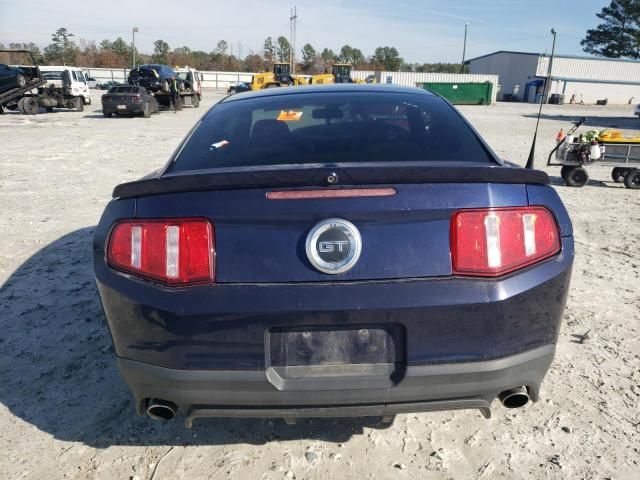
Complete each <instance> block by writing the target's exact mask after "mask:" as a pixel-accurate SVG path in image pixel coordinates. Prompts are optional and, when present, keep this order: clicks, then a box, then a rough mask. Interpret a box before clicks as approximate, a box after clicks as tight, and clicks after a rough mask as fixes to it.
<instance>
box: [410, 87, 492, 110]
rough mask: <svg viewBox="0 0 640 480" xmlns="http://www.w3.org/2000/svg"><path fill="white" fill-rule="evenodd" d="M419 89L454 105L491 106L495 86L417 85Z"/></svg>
mask: <svg viewBox="0 0 640 480" xmlns="http://www.w3.org/2000/svg"><path fill="white" fill-rule="evenodd" d="M416 86H417V87H419V88H424V89H425V90H430V91H432V92H434V93H437V94H438V95H440V96H442V97H444V98H446V99H447V100H449V101H450V102H451V103H453V104H454V105H489V104H490V103H491V93H492V90H493V85H492V83H491V82H483V83H439V82H437V83H436V82H426V83H417V84H416Z"/></svg>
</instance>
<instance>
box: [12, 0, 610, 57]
mask: <svg viewBox="0 0 640 480" xmlns="http://www.w3.org/2000/svg"><path fill="white" fill-rule="evenodd" d="M608 3H609V2H608V0H538V1H537V2H532V1H530V0H449V1H446V0H438V1H432V0H350V1H341V0H287V1H282V0H260V1H258V0H214V1H205V0H186V1H179V0H153V1H149V2H148V1H146V0H139V1H131V0H107V1H104V2H95V1H93V2H92V1H80V2H72V3H64V2H63V3H60V1H59V0H58V1H52V0H0V43H4V44H5V46H6V45H7V44H8V43H10V42H35V43H36V44H38V45H39V46H40V47H41V48H42V47H45V46H46V45H47V44H48V43H49V42H50V40H51V34H52V33H53V32H55V30H56V29H58V28H59V27H66V28H67V30H69V31H70V32H71V33H73V34H74V35H75V39H76V40H79V39H86V40H95V41H96V42H97V43H99V42H100V41H101V40H103V39H109V40H115V39H116V38H117V37H118V36H121V37H122V38H124V39H125V40H126V41H127V42H130V41H131V29H132V28H133V27H134V26H137V27H138V28H139V33H137V34H136V47H137V48H138V50H139V51H140V52H143V53H152V52H153V42H154V41H155V40H158V39H162V40H165V41H166V42H167V43H169V46H170V47H171V48H172V49H173V48H176V47H182V46H188V47H189V48H191V49H192V50H204V51H207V52H209V51H212V50H213V49H214V48H215V45H216V43H217V42H218V40H221V39H224V40H226V41H227V42H228V43H229V44H230V46H231V47H232V50H233V53H234V54H235V55H238V53H240V54H241V55H242V56H245V55H247V54H249V53H251V52H252V51H253V52H260V51H261V50H262V45H263V42H264V39H265V38H266V37H268V36H271V37H274V38H276V37H278V36H281V35H283V36H286V37H288V36H289V16H290V9H291V7H293V6H294V5H295V6H296V7H297V13H298V21H297V39H296V51H297V55H298V58H299V56H300V53H299V52H300V48H301V47H302V45H304V44H305V43H307V42H308V43H310V44H311V45H313V46H314V48H316V50H321V49H322V48H324V47H329V48H332V49H333V50H334V51H336V52H338V51H339V50H340V47H341V46H342V45H345V44H348V45H351V46H352V47H355V48H359V49H360V50H362V52H363V53H364V54H365V55H366V56H369V55H371V54H372V53H373V51H374V50H375V48H376V47H379V46H393V47H396V48H397V49H398V51H399V52H400V55H401V56H402V57H403V58H404V59H405V61H407V62H411V63H414V62H418V63H434V62H459V61H461V58H462V46H463V38H464V26H465V23H468V24H469V26H468V39H467V53H466V58H467V59H469V58H473V57H476V56H480V55H484V54H486V53H491V52H493V51H496V50H517V51H528V52H541V53H542V52H546V51H550V50H551V41H552V37H551V34H550V29H551V28H552V27H553V28H555V29H556V31H557V32H558V35H557V47H556V53H559V54H565V55H586V54H585V53H584V52H583V51H582V48H581V47H580V40H581V39H583V38H584V35H585V32H586V30H587V28H594V27H595V26H596V25H597V24H598V23H599V19H598V18H597V17H596V16H595V14H596V13H597V12H599V11H600V10H601V9H602V7H603V6H605V5H607V4H608Z"/></svg>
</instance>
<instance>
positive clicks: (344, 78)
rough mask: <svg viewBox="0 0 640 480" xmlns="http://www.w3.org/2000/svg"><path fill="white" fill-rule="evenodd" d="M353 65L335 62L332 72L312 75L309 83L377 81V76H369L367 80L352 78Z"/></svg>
mask: <svg viewBox="0 0 640 480" xmlns="http://www.w3.org/2000/svg"><path fill="white" fill-rule="evenodd" d="M352 69H353V65H351V64H350V63H334V64H333V65H332V68H331V73H321V74H320V75H314V76H313V77H311V79H310V81H309V83H310V84H313V85H322V84H327V83H375V77H373V76H371V77H372V78H367V80H354V79H353V78H351V70H352Z"/></svg>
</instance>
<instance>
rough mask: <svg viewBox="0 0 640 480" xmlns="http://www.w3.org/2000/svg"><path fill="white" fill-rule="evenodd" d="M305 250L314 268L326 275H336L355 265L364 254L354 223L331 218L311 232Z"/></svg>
mask: <svg viewBox="0 0 640 480" xmlns="http://www.w3.org/2000/svg"><path fill="white" fill-rule="evenodd" d="M305 250H306V252H307V258H308V259H309V262H311V265H313V266H314V267H315V268H316V269H318V270H319V271H321V272H323V273H328V274H331V275H336V274H338V273H344V272H346V271H348V270H350V269H351V268H352V267H353V266H354V265H355V264H356V262H357V261H358V259H359V258H360V252H361V251H362V238H361V237H360V232H359V231H358V229H357V228H356V227H355V225H353V224H352V223H351V222H348V221H346V220H342V219H340V218H330V219H327V220H323V221H322V222H320V223H318V224H317V225H316V226H315V227H313V228H312V229H311V231H310V232H309V235H308V236H307V241H306V244H305Z"/></svg>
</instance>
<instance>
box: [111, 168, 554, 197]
mask: <svg viewBox="0 0 640 480" xmlns="http://www.w3.org/2000/svg"><path fill="white" fill-rule="evenodd" d="M417 163H418V162H412V163H394V164H389V163H385V164H383V165H381V164H379V163H377V164H370V163H363V164H349V165H346V164H337V165H334V166H327V165H304V166H300V165H297V166H295V167H283V166H280V167H267V168H265V167H245V168H236V169H216V170H204V171H201V172H194V171H186V172H180V173H176V174H173V173H172V174H165V175H159V174H156V176H154V177H145V178H143V179H140V180H137V181H134V182H127V183H123V184H120V185H118V186H117V187H116V188H115V189H114V190H113V198H130V197H140V196H145V195H160V194H164V193H179V192H196V191H202V190H228V189H250V188H287V187H292V188H295V187H342V186H354V185H394V184H402V183H515V184H538V185H547V184H548V183H549V176H548V175H547V174H546V173H544V172H542V171H539V170H527V169H524V168H520V167H511V166H508V165H505V166H501V165H486V164H473V163H466V164H465V163H455V164H452V163H451V162H442V163H440V162H437V163H436V162H433V163H429V164H428V165H425V164H424V162H421V163H420V164H419V165H417Z"/></svg>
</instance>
